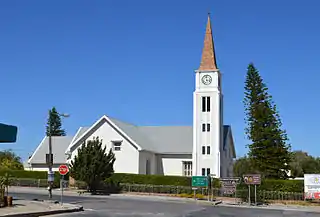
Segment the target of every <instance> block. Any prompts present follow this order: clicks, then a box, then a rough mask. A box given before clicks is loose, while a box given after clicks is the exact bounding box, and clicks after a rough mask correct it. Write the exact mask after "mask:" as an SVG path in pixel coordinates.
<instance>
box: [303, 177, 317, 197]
mask: <svg viewBox="0 0 320 217" xmlns="http://www.w3.org/2000/svg"><path fill="white" fill-rule="evenodd" d="M304 193H305V196H306V199H320V174H304Z"/></svg>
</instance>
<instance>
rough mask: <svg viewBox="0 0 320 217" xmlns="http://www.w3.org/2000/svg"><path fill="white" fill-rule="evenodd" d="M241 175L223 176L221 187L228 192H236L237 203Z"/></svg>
mask: <svg viewBox="0 0 320 217" xmlns="http://www.w3.org/2000/svg"><path fill="white" fill-rule="evenodd" d="M240 180H241V179H240V178H239V177H230V178H221V179H220V182H221V188H222V190H223V192H224V193H226V194H234V197H235V202H236V203H237V185H238V184H239V183H240Z"/></svg>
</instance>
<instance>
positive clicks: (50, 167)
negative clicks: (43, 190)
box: [48, 110, 53, 199]
mask: <svg viewBox="0 0 320 217" xmlns="http://www.w3.org/2000/svg"><path fill="white" fill-rule="evenodd" d="M51 133H52V126H51V118H50V110H49V156H48V160H49V162H48V167H49V168H48V184H49V186H48V191H49V198H50V199H51V198H52V184H53V183H52V180H51V176H52V175H51V174H52V166H53V165H52V163H53V162H52V161H53V159H52V137H51ZM49 177H50V179H49Z"/></svg>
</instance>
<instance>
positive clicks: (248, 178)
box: [243, 174, 261, 185]
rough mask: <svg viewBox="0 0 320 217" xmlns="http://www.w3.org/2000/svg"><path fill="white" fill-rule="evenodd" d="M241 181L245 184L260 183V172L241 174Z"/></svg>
mask: <svg viewBox="0 0 320 217" xmlns="http://www.w3.org/2000/svg"><path fill="white" fill-rule="evenodd" d="M243 181H244V183H246V184H247V185H260V184H261V175H260V174H247V175H243Z"/></svg>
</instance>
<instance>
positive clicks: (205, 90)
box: [193, 71, 223, 177]
mask: <svg viewBox="0 0 320 217" xmlns="http://www.w3.org/2000/svg"><path fill="white" fill-rule="evenodd" d="M204 75H210V76H211V77H212V83H211V84H210V85H204V84H202V83H201V78H202V77H203V76H204ZM218 80H219V73H218V72H216V71H211V72H203V73H202V72H198V73H196V90H195V92H194V95H193V102H194V108H193V109H194V113H193V115H194V117H193V128H194V132H193V138H194V141H193V143H194V144H193V146H194V148H193V154H194V156H195V157H194V159H193V162H194V163H193V165H194V168H193V175H197V176H199V175H200V176H201V175H202V169H205V173H207V169H210V174H215V175H216V176H218V177H220V172H221V171H220V166H219V164H220V162H221V160H220V155H221V153H220V144H222V142H221V141H222V138H221V127H222V126H223V123H222V122H221V121H222V119H221V115H222V111H221V106H220V103H221V97H222V96H221V93H220V89H219V82H218ZM202 97H210V111H209V112H208V111H205V112H203V111H202ZM206 102H207V101H206ZM202 124H210V131H209V132H203V131H202ZM202 146H206V147H205V148H206V150H207V146H210V154H207V152H206V153H205V154H202ZM205 175H207V174H205Z"/></svg>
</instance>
